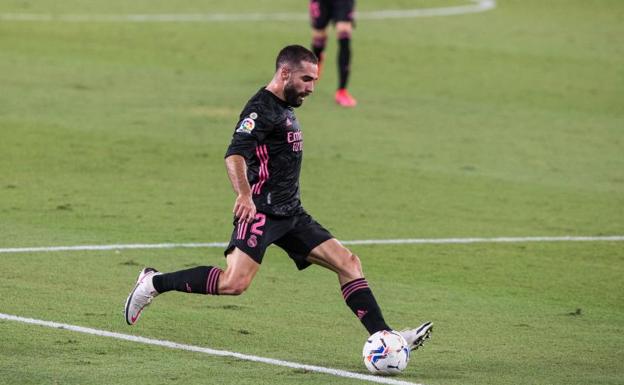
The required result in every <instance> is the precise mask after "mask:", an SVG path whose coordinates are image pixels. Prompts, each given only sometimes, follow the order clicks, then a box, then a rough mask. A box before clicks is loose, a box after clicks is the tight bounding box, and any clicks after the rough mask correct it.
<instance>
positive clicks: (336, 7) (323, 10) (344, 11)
mask: <svg viewBox="0 0 624 385" xmlns="http://www.w3.org/2000/svg"><path fill="white" fill-rule="evenodd" d="M354 9H355V0H310V22H311V24H312V28H314V29H325V28H326V27H327V25H328V24H329V22H330V21H333V22H334V23H335V22H337V21H350V22H353V16H354V15H353V12H354Z"/></svg>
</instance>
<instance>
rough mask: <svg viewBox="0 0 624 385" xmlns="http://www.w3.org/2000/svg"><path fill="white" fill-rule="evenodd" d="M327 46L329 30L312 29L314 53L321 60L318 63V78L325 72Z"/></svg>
mask: <svg viewBox="0 0 624 385" xmlns="http://www.w3.org/2000/svg"><path fill="white" fill-rule="evenodd" d="M326 44H327V30H326V29H315V28H313V29H312V52H314V54H315V55H316V57H317V58H318V59H319V62H318V75H317V76H318V77H319V78H320V77H321V74H322V72H323V64H324V62H325V53H324V51H325V45H326Z"/></svg>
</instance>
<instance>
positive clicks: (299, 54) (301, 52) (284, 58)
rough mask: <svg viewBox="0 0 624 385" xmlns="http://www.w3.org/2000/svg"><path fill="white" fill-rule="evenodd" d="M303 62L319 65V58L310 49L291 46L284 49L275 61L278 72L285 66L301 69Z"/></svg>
mask: <svg viewBox="0 0 624 385" xmlns="http://www.w3.org/2000/svg"><path fill="white" fill-rule="evenodd" d="M302 61H307V62H310V63H312V64H318V58H317V57H316V55H315V54H314V53H313V52H312V51H310V50H309V49H307V48H305V47H303V46H300V45H296V44H295V45H289V46H286V47H284V48H282V50H281V51H280V52H279V54H278V55H277V59H275V70H276V71H277V70H278V69H279V68H280V67H281V66H283V65H285V64H290V65H292V66H296V67H299V66H300V65H301V62H302Z"/></svg>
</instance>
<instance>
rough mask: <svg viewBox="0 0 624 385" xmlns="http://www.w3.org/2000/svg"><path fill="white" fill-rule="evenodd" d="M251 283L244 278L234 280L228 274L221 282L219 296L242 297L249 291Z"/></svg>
mask: <svg viewBox="0 0 624 385" xmlns="http://www.w3.org/2000/svg"><path fill="white" fill-rule="evenodd" d="M250 284H251V281H249V280H247V279H244V278H233V277H231V276H228V275H227V274H226V275H224V276H222V277H221V280H220V281H219V294H222V295H241V294H243V293H244V292H245V290H247V288H248V287H249V285H250Z"/></svg>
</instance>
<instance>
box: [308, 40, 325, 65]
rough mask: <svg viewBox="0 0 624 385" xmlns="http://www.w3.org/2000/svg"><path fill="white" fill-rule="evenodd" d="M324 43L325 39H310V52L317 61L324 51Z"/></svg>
mask: <svg viewBox="0 0 624 385" xmlns="http://www.w3.org/2000/svg"><path fill="white" fill-rule="evenodd" d="M326 42H327V38H326V37H315V38H313V39H312V52H314V54H315V55H316V57H317V58H318V59H319V60H320V59H321V54H322V53H323V51H324V50H325V43H326Z"/></svg>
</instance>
